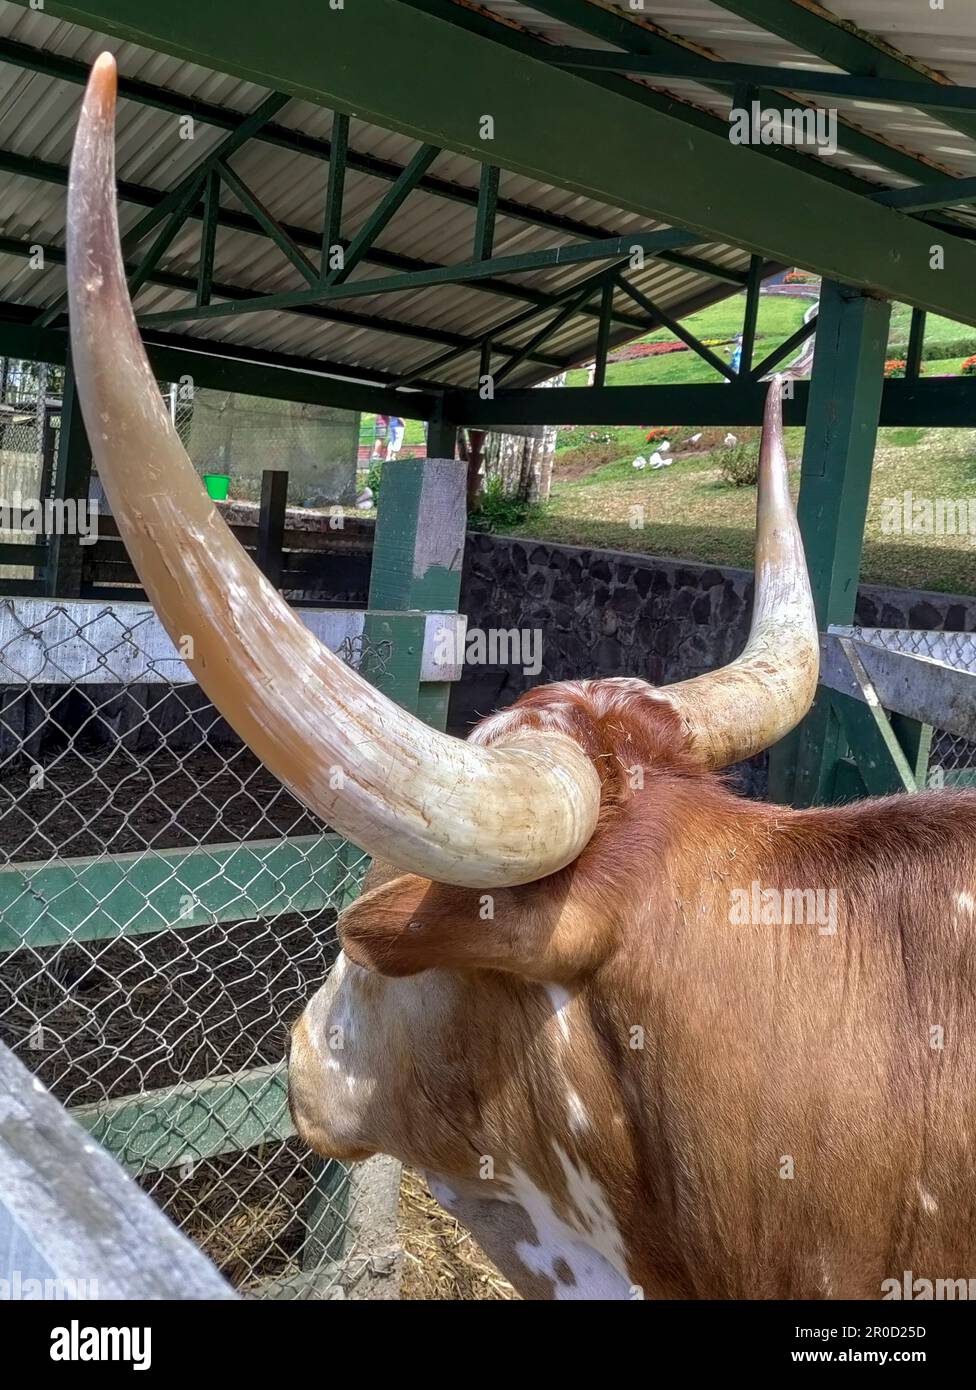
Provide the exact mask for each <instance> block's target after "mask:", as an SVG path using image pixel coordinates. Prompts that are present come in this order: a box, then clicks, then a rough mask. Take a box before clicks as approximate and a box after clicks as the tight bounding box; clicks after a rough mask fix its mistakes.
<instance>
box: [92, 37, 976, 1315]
mask: <svg viewBox="0 0 976 1390" xmlns="http://www.w3.org/2000/svg"><path fill="white" fill-rule="evenodd" d="M114 94H115V69H114V64H113V63H112V61H111V59H110V58H108V57H103V58H102V59H100V60H99V62H98V63H97V64H96V66H95V69H94V71H93V76H92V80H91V82H90V84H89V89H88V92H87V95H86V98H85V105H84V109H83V113H82V118H81V122H80V125H79V130H78V137H77V141H76V148H75V155H74V161H73V168H72V181H71V189H70V195H69V259H68V270H69V286H70V293H71V319H72V323H71V327H72V346H73V360H74V365H75V370H76V373H77V380H78V389H79V393H80V396H81V400H82V404H83V407H84V411H85V418H86V423H87V426H88V432H89V436H90V439H91V443H92V446H93V450H94V453H95V457H96V460H97V463H98V468H99V473H100V476H101V478H102V481H103V483H104V486H105V489H106V492H107V494H108V497H109V500H110V502H111V505H112V511H113V514H114V516H115V518H116V520H117V522H118V525H119V528H120V530H121V533H122V535H123V536H124V538H125V540H126V544H127V546H128V549H129V553H130V555H131V556H132V558H133V560H134V563H135V565H136V568H137V570H138V571H139V574H140V577H141V579H142V582H143V584H144V585H145V588H146V590H147V592H148V593H149V594H150V596H151V597H152V600H153V602H154V604H155V606H156V608H157V610H158V611H159V613H160V615H161V617H162V619H163V622H164V624H165V626H166V628H167V630H168V632H169V633H170V635H171V636H172V637H173V638H174V639H175V640H180V641H183V640H184V639H186V638H187V637H190V638H191V639H192V643H193V651H194V653H195V654H194V656H193V657H192V658H191V662H190V664H191V665H192V666H193V669H194V672H195V674H196V677H197V679H198V680H199V682H200V684H201V686H202V687H203V688H204V689H205V690H206V691H207V692H208V694H209V695H210V696H211V698H212V699H213V700H214V702H215V704H216V705H217V706H218V707H219V708H220V710H221V711H222V712H223V714H224V715H225V716H226V717H227V719H228V720H229V721H230V723H231V724H232V725H233V726H234V727H235V728H236V729H237V730H238V732H239V733H240V734H241V735H242V737H243V738H244V739H245V740H246V741H247V742H248V743H249V744H250V746H251V747H252V748H253V749H254V750H255V751H256V752H257V753H258V754H259V756H260V757H261V758H262V759H263V760H264V761H265V762H266V763H267V765H268V766H269V767H270V768H272V770H273V771H275V772H276V773H277V774H278V776H279V777H281V779H282V780H283V781H284V782H285V783H286V784H287V785H288V786H290V787H291V788H292V789H293V790H294V791H295V792H296V794H297V795H299V796H300V797H302V798H303V799H304V800H305V801H306V802H307V803H308V804H309V805H310V806H312V807H313V808H314V809H315V810H316V811H318V812H320V813H321V814H322V815H323V816H324V817H325V818H326V819H327V820H328V821H329V822H330V823H331V824H333V825H335V826H337V827H338V828H339V829H340V830H341V831H342V832H343V833H344V834H346V835H348V836H349V837H350V838H352V839H353V840H354V841H356V842H357V843H359V844H361V845H363V846H364V847H365V848H367V849H369V850H370V851H371V852H372V853H373V854H374V855H375V856H376V858H377V861H379V862H382V863H384V864H385V865H387V866H389V867H384V868H382V869H380V868H374V870H373V873H372V878H371V882H370V883H369V884H368V885H367V891H365V892H364V894H363V896H362V897H361V898H360V899H359V901H358V902H357V903H356V904H355V905H354V906H353V907H351V908H350V909H349V910H348V911H347V912H346V913H345V914H344V915H343V917H342V919H341V922H340V933H341V937H342V942H343V947H344V955H343V956H342V957H341V958H340V960H339V962H338V964H337V965H336V968H335V969H334V971H333V973H332V975H331V977H330V979H329V980H328V982H327V983H326V984H325V986H324V987H323V988H322V989H321V990H319V992H318V993H317V994H316V995H315V997H314V998H313V999H312V1001H311V1003H310V1004H309V1005H308V1007H307V1008H306V1010H305V1012H304V1014H303V1015H302V1017H301V1019H300V1020H299V1022H298V1024H297V1026H296V1028H295V1030H294V1034H293V1040H292V1048H291V1061H290V1090H291V1105H292V1111H293V1114H294V1117H295V1122H296V1124H297V1126H298V1129H299V1131H300V1132H301V1133H302V1134H303V1135H304V1136H305V1138H306V1139H307V1140H308V1142H309V1143H310V1144H311V1145H312V1146H313V1147H314V1148H315V1149H317V1150H318V1151H319V1152H320V1153H322V1154H324V1155H332V1156H336V1157H340V1158H348V1159H357V1158H363V1157H366V1156H367V1155H370V1154H373V1153H377V1152H383V1153H389V1154H393V1155H395V1156H397V1157H398V1158H401V1159H403V1160H404V1161H406V1162H408V1163H411V1164H413V1165H415V1166H417V1167H418V1168H421V1169H422V1170H423V1171H424V1172H425V1173H426V1174H427V1175H428V1178H429V1181H430V1184H431V1187H432V1190H433V1191H434V1193H435V1195H436V1196H437V1197H438V1198H439V1199H440V1200H441V1201H442V1202H443V1203H444V1204H445V1206H447V1207H448V1208H449V1209H450V1210H451V1211H453V1212H455V1213H456V1214H457V1215H458V1216H459V1217H460V1218H461V1220H463V1221H464V1222H465V1223H466V1224H467V1225H468V1226H469V1227H470V1228H471V1229H472V1231H473V1232H474V1233H475V1235H476V1236H477V1238H478V1239H479V1241H480V1242H481V1243H482V1245H483V1246H484V1247H485V1249H486V1250H487V1251H488V1252H489V1253H490V1254H491V1255H492V1256H493V1257H494V1258H495V1259H496V1261H497V1262H498V1264H499V1266H500V1267H501V1268H502V1269H503V1270H504V1271H505V1272H506V1273H507V1274H508V1275H509V1277H510V1278H511V1279H512V1281H513V1282H514V1283H515V1285H516V1286H517V1288H518V1289H519V1290H520V1291H521V1292H522V1293H523V1294H526V1295H528V1296H545V1297H551V1296H556V1297H564V1298H583V1297H620V1298H627V1297H633V1296H635V1295H636V1294H637V1292H638V1291H639V1292H641V1293H642V1294H643V1295H644V1296H646V1297H648V1298H683V1297H705V1298H714V1297H730V1298H736V1297H737V1298H763V1297H773V1296H778V1297H790V1298H829V1297H836V1298H851V1297H853V1298H878V1297H881V1296H883V1294H884V1293H885V1292H886V1291H888V1290H889V1289H890V1288H891V1285H886V1284H885V1281H887V1280H893V1281H897V1283H898V1285H899V1286H901V1284H902V1282H903V1277H904V1272H905V1271H911V1272H912V1277H917V1278H922V1279H925V1278H928V1279H932V1280H936V1279H959V1278H971V1277H973V1276H976V1039H974V1028H976V797H974V796H972V795H967V794H962V793H956V794H952V793H949V792H940V793H936V794H934V795H920V796H916V797H896V798H891V799H888V800H881V801H867V802H864V803H861V804H859V805H853V806H847V807H843V808H839V809H828V810H814V811H793V810H789V809H786V808H783V807H779V806H770V805H764V804H759V803H755V802H749V801H743V800H740V799H738V798H737V797H735V796H734V795H733V794H732V793H731V792H730V791H729V790H728V789H727V787H726V786H725V785H724V783H723V782H722V780H721V778H720V777H718V776H717V775H716V772H717V770H718V769H721V768H723V767H726V766H728V765H729V764H730V763H732V762H733V761H735V760H737V759H738V758H741V757H745V756H748V755H749V754H751V753H754V752H756V751H757V750H759V749H761V748H764V747H767V746H769V744H771V743H773V742H774V741H775V740H776V739H777V738H779V737H780V736H781V735H782V734H783V733H784V732H786V730H788V729H789V728H791V727H792V726H793V725H794V724H795V723H796V722H797V720H798V719H800V718H801V717H802V715H803V714H804V713H805V711H806V710H807V709H808V707H809V705H810V702H811V700H812V697H813V693H814V690H815V686H816V677H817V632H816V624H815V621H814V616H813V609H812V605H811V602H810V594H809V586H808V583H807V578H806V572H805V565H804V561H803V554H802V548H801V545H800V541H799V535H798V531H797V527H796V522H795V518H794V515H793V511H792V506H791V503H790V499H789V493H788V489H787V483H786V465H785V458H784V454H783V448H782V428H781V420H780V409H781V407H780V401H779V393H778V391H776V390H772V391H771V392H770V395H769V400H768V403H767V408H766V419H765V429H764V435H763V449H762V464H761V478H760V503H759V522H758V541H757V584H756V611H755V614H754V619H753V628H752V632H751V635H750V638H749V642H748V644H747V647H746V649H745V651H744V652H743V654H742V656H741V657H740V658H739V659H738V660H737V661H735V662H733V663H732V664H731V665H730V666H728V667H726V668H725V669H724V670H722V671H719V672H716V673H714V674H713V675H710V676H706V677H700V678H698V679H696V680H693V681H688V682H683V683H681V684H678V685H675V686H670V687H668V688H667V689H663V690H656V689H653V688H651V687H650V686H648V685H647V684H645V683H644V682H642V681H639V680H634V679H619V680H600V681H581V682H569V683H565V684H561V685H555V686H548V687H546V688H543V689H539V690H535V691H532V692H531V693H530V694H528V695H526V696H525V697H523V698H522V699H521V700H520V701H519V702H518V703H517V704H516V705H515V706H514V707H513V708H512V709H510V710H508V711H507V712H505V713H504V714H499V715H495V716H494V717H493V718H491V719H488V720H487V721H485V722H484V723H483V724H482V725H481V726H480V727H479V728H478V729H477V730H476V732H475V734H474V736H473V738H472V739H471V740H470V741H468V742H460V741H458V740H454V739H451V738H448V737H447V736H445V735H442V734H440V733H437V732H436V731H432V730H430V729H428V728H426V727H425V726H424V725H422V724H420V723H419V722H418V721H416V720H414V719H413V718H411V717H410V716H409V715H407V714H405V713H404V712H403V711H401V710H399V709H397V708H395V707H394V706H392V705H391V704H390V703H389V702H388V701H386V700H385V699H384V698H383V697H382V696H380V695H379V694H377V692H376V691H375V690H373V689H372V688H371V687H370V686H368V685H367V684H366V683H365V682H364V681H362V680H361V679H360V678H359V677H358V676H357V675H356V674H355V673H354V672H351V671H349V670H348V669H347V668H346V667H344V666H343V665H342V664H341V663H340V662H338V661H337V660H336V659H335V658H334V657H333V656H332V655H331V654H330V653H329V652H327V651H325V650H324V649H323V648H321V647H320V646H319V645H318V644H317V643H316V642H315V640H314V639H313V638H312V637H311V636H310V634H309V633H308V632H307V630H306V629H305V628H304V627H303V626H302V625H301V623H300V622H299V621H298V619H297V618H296V617H295V616H294V614H293V613H291V612H290V610H289V609H288V608H287V606H286V605H285V604H284V603H283V602H282V601H281V599H280V598H279V597H278V595H277V594H276V593H275V592H274V591H273V590H272V589H271V587H270V586H269V585H268V584H267V583H266V582H265V581H264V580H263V578H262V577H261V576H260V575H259V574H258V572H257V571H256V570H255V568H254V566H253V565H252V564H251V562H250V561H249V560H248V558H247V557H246V555H245V554H244V552H243V551H242V550H241V549H240V547H239V546H238V545H237V543H236V541H234V539H233V538H232V537H231V535H230V533H229V532H228V530H227V528H226V527H225V526H224V524H223V522H222V521H221V520H220V519H219V517H218V516H217V515H216V513H215V511H214V508H213V507H212V505H211V503H210V502H209V500H208V499H207V497H206V495H205V493H204V490H203V488H202V487H201V485H200V483H199V481H198V479H197V477H196V475H195V473H194V471H193V468H192V465H191V464H190V462H189V460H188V459H187V458H186V456H185V454H184V453H183V450H182V448H181V446H180V443H179V440H178V438H177V436H176V433H175V431H174V430H173V428H172V425H171V422H170V420H169V417H168V415H167V413H166V411H165V410H164V408H163V406H162V404H161V401H160V398H159V395H158V392H157V391H156V388H155V385H154V383H153V379H152V375H151V372H150V370H149V367H148V365H147V363H146V360H145V356H144V354H143V351H142V347H141V344H140V341H139V336H138V332H137V330H136V327H135V323H134V320H133V317H132V313H131V306H130V305H129V300H128V294H127V290H126V286H125V279H124V274H123V270H122V263H121V256H120V254H119V250H118V232H117V227H116V222H115V206H114V196H113V178H114V169H113V136H112V123H113V113H114ZM336 766H339V767H341V768H342V769H343V773H344V777H343V778H342V779H336V778H335V777H334V776H330V771H332V770H334V768H335V767H336ZM339 780H341V781H342V784H343V785H342V786H340V787H337V786H336V782H337V781H339ZM393 866H395V867H393Z"/></svg>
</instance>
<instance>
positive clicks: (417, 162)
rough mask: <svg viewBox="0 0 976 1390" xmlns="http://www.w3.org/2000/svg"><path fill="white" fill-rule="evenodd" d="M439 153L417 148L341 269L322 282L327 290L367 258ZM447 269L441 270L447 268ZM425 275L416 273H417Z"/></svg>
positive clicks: (427, 146) (348, 250)
mask: <svg viewBox="0 0 976 1390" xmlns="http://www.w3.org/2000/svg"><path fill="white" fill-rule="evenodd" d="M439 154H440V149H439V147H438V146H437V145H432V144H422V145H421V146H420V149H419V150H417V152H416V154H415V155H414V156H413V158H412V159H411V160H410V163H409V164H408V165H407V166H406V167H405V169H404V171H403V173H402V174H401V175H400V177H399V178H398V179H397V181H396V183H395V184H394V185H393V187H392V188H390V189H388V190H387V192H386V193H385V194H384V195H383V197H382V198H381V199H380V201H379V202H378V203H377V204H376V206H375V207H374V208H373V210H372V212H371V213H370V214H369V216H368V217H367V218H366V221H365V222H364V223H363V225H362V226H361V227H360V229H359V231H358V232H357V233H356V235H355V236H354V237H353V239H352V240H351V241H350V243H349V245H348V246H347V247H346V251H345V255H344V257H343V263H342V265H341V266H340V267H337V268H336V269H335V270H332V271H330V272H329V274H328V275H327V276H326V279H325V283H326V285H327V286H329V287H330V288H331V287H332V286H336V285H341V284H343V283H344V282H345V280H346V279H347V277H348V276H349V275H351V274H352V272H353V271H354V270H355V269H356V266H357V265H358V264H359V262H360V261H361V260H362V259H363V257H364V256H365V255H366V252H367V251H368V250H369V248H370V247H371V246H372V245H373V244H374V242H375V241H376V239H377V237H379V236H380V235H381V234H382V232H383V231H384V230H385V229H386V228H387V227H388V226H389V224H390V223H391V222H392V221H393V218H394V217H395V216H396V214H397V212H398V211H399V210H400V208H401V207H402V206H403V204H404V203H405V202H406V201H407V199H408V198H409V196H410V194H411V193H413V191H414V190H415V189H416V187H417V185H418V183H419V182H420V180H421V179H422V178H423V176H424V174H426V172H427V170H428V169H429V168H430V166H431V165H432V164H433V162H434V160H435V159H436V158H437V156H438V155H439ZM447 268H448V267H444V269H447ZM425 273H428V272H424V271H418V272H417V274H421V275H422V274H425Z"/></svg>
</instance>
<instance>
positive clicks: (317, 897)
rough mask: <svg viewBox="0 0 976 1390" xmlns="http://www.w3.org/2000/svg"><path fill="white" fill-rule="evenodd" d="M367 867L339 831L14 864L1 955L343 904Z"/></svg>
mask: <svg viewBox="0 0 976 1390" xmlns="http://www.w3.org/2000/svg"><path fill="white" fill-rule="evenodd" d="M364 871H365V859H364V858H363V856H362V854H361V853H360V851H359V850H357V849H355V848H354V847H353V846H351V845H349V844H348V842H347V841H346V840H344V839H342V837H341V836H339V835H331V834H329V835H304V836H299V837H296V838H292V839H280V840H251V841H247V842H244V843H233V844H223V845H207V846H199V847H194V848H193V849H165V850H139V851H136V852H134V853H130V854H112V855H94V856H92V857H90V858H84V859H55V860H52V861H50V862H45V863H40V864H10V865H7V866H5V867H4V868H2V869H0V952H4V951H13V950H17V949H18V948H19V947H22V946H30V947H31V948H32V949H37V948H39V947H43V946H57V945H63V944H64V943H65V942H66V941H106V940H112V939H114V938H115V937H119V936H142V935H145V934H147V933H149V932H160V931H168V930H171V929H173V928H176V929H179V930H182V929H184V928H189V927H201V926H208V925H210V924H211V923H216V922H239V921H241V920H243V919H245V918H250V917H274V916H277V915H278V914H279V913H282V912H305V913H312V912H320V911H322V910H323V909H324V908H327V907H333V908H336V909H338V908H339V907H341V906H343V905H344V904H345V902H346V901H348V900H350V893H351V892H352V891H353V889H354V888H355V887H356V886H358V882H359V880H360V879H361V877H362V873H363V872H364Z"/></svg>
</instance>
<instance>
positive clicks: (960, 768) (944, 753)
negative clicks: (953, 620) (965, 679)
mask: <svg viewBox="0 0 976 1390" xmlns="http://www.w3.org/2000/svg"><path fill="white" fill-rule="evenodd" d="M851 632H852V635H853V636H854V637H856V638H858V639H859V640H860V641H862V642H870V643H873V644H874V645H875V646H879V647H884V648H886V649H887V650H888V651H896V652H906V653H907V654H908V655H909V656H922V657H928V658H930V659H931V660H933V661H941V662H943V663H944V664H945V665H946V666H953V667H955V668H956V670H959V671H968V672H970V673H971V674H972V675H973V676H974V677H976V632H930V631H926V630H924V629H920V628H869V627H854V628H852V629H851ZM925 780H926V785H927V786H928V787H931V788H939V787H973V786H976V729H974V730H973V737H972V738H967V737H965V735H963V734H959V733H954V732H951V731H950V730H947V729H940V728H938V727H934V726H933V729H932V741H931V746H930V748H929V756H928V769H927V772H926V778H925Z"/></svg>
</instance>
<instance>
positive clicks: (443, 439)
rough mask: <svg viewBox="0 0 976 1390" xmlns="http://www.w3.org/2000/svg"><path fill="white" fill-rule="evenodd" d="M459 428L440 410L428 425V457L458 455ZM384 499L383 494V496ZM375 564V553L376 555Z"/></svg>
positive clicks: (441, 457) (444, 457)
mask: <svg viewBox="0 0 976 1390" xmlns="http://www.w3.org/2000/svg"><path fill="white" fill-rule="evenodd" d="M457 437H458V427H457V425H455V424H454V423H453V422H452V421H450V420H448V419H447V418H446V417H445V415H444V412H443V410H442V409H441V408H440V406H438V409H437V410H436V411H435V412H434V414H433V415H432V416H431V417H430V421H429V423H428V425H427V456H428V458H432V459H452V458H454V456H455V455H456V454H457ZM381 498H382V494H381ZM374 562H375V553H374Z"/></svg>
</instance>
